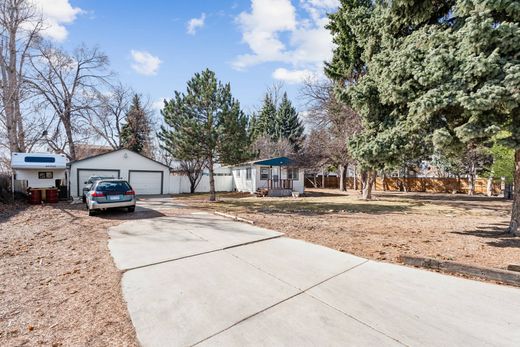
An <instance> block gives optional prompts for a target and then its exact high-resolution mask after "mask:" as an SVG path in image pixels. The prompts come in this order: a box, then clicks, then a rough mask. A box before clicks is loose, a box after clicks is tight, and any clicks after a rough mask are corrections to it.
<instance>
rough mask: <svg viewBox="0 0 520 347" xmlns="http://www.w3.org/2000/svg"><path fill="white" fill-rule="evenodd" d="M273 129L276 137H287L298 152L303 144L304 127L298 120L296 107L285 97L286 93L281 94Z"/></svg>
mask: <svg viewBox="0 0 520 347" xmlns="http://www.w3.org/2000/svg"><path fill="white" fill-rule="evenodd" d="M274 131H275V138H276V139H278V140H280V139H287V140H288V141H289V143H290V144H291V146H292V147H293V149H294V152H295V153H298V152H299V150H300V149H301V146H302V144H303V139H304V136H303V132H304V127H303V124H302V122H301V121H300V118H299V116H298V112H296V109H295V108H294V107H293V105H292V103H291V101H290V100H289V98H288V97H287V93H284V94H283V97H282V101H281V102H280V106H279V107H278V111H277V112H276V122H275V130H274Z"/></svg>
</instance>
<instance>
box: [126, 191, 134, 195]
mask: <svg viewBox="0 0 520 347" xmlns="http://www.w3.org/2000/svg"><path fill="white" fill-rule="evenodd" d="M125 195H135V192H134V191H133V190H129V191H127V192H126V193H125Z"/></svg>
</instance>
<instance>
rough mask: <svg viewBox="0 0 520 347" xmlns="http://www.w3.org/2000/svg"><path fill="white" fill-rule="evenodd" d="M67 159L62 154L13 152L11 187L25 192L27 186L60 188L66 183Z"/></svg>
mask: <svg viewBox="0 0 520 347" xmlns="http://www.w3.org/2000/svg"><path fill="white" fill-rule="evenodd" d="M67 164H68V159H67V157H66V156H65V155H63V154H50V153H13V155H12V156H11V168H12V170H13V189H14V190H15V191H19V192H26V191H27V188H33V189H46V188H60V187H65V186H66V185H67Z"/></svg>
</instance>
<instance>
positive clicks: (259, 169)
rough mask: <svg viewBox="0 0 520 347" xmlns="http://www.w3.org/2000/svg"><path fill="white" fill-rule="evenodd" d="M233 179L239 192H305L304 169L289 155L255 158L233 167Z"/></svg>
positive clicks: (280, 194) (273, 193)
mask: <svg viewBox="0 0 520 347" xmlns="http://www.w3.org/2000/svg"><path fill="white" fill-rule="evenodd" d="M231 170H232V173H233V180H234V182H235V187H236V190H237V191H239V192H250V193H256V192H258V191H260V192H262V194H263V195H268V196H289V195H291V194H292V193H293V192H298V193H300V194H303V192H304V190H305V185H304V170H303V169H301V168H299V167H298V165H297V164H296V163H295V162H294V161H293V160H291V159H289V158H287V157H278V158H271V159H265V160H255V161H250V162H246V163H243V164H239V165H235V166H233V167H232V169H231Z"/></svg>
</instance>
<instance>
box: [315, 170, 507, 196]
mask: <svg viewBox="0 0 520 347" xmlns="http://www.w3.org/2000/svg"><path fill="white" fill-rule="evenodd" d="M315 182H316V188H330V189H339V177H338V176H325V177H324V183H325V185H324V187H322V177H321V176H320V175H318V176H316V181H314V178H313V177H306V178H305V188H314V187H315V186H314V183H315ZM346 187H347V189H354V178H353V177H347V180H346ZM374 188H375V190H376V191H409V192H427V193H453V192H457V193H467V192H468V190H469V184H468V180H467V179H466V178H461V179H458V178H432V177H408V178H397V177H387V178H385V179H384V180H383V178H381V177H377V178H376V183H375V187H374ZM358 189H361V181H360V180H359V179H358ZM475 193H476V194H486V193H487V178H478V179H476V180H475ZM500 193H501V182H500V180H495V181H493V194H494V195H498V194H500Z"/></svg>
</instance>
